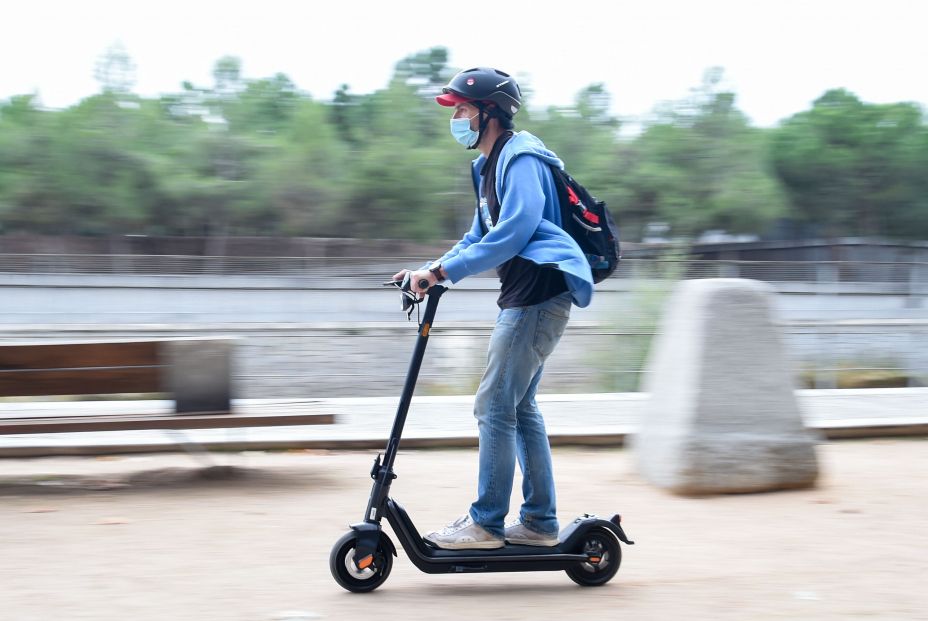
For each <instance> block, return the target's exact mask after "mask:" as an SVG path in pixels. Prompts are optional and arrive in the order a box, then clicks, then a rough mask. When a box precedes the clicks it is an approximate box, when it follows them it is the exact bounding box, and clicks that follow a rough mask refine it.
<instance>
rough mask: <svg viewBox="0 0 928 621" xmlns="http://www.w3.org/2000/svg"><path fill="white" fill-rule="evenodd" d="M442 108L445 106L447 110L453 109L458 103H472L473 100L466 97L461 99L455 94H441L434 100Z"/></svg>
mask: <svg viewBox="0 0 928 621" xmlns="http://www.w3.org/2000/svg"><path fill="white" fill-rule="evenodd" d="M435 101H437V102H438V103H439V104H440V105H442V106H447V107H448V108H453V107H454V106H456V105H458V104H460V103H466V102H468V101H473V99H468V98H467V97H461V96H460V95H458V94H457V93H443V94H441V95H439V96H438V97H436V98H435Z"/></svg>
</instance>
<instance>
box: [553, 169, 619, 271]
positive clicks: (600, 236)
mask: <svg viewBox="0 0 928 621" xmlns="http://www.w3.org/2000/svg"><path fill="white" fill-rule="evenodd" d="M551 172H552V173H553V174H554V185H555V187H556V188H557V198H558V202H559V203H560V206H561V228H563V229H564V230H565V231H567V233H569V234H570V236H571V237H573V238H574V240H575V241H576V242H577V244H578V245H579V246H580V250H582V251H583V254H585V255H586V258H587V261H589V262H590V269H591V270H592V271H593V282H601V281H603V280H605V279H607V278H609V276H611V275H612V272H614V271H615V268H616V267H617V266H618V264H619V260H620V259H621V258H622V252H621V250H620V246H619V227H618V226H616V224H615V220H614V219H613V218H612V214H611V213H609V209H607V208H606V203H604V202H603V201H600V200H596V199H595V198H594V197H593V196H592V195H591V194H590V193H589V192H588V191H587V189H586V188H585V187H583V186H582V185H580V184H579V183H577V181H576V180H575V179H574V178H573V177H571V176H570V175H568V174H567V173H566V172H565V171H563V170H561V169H560V168H557V167H555V166H551Z"/></svg>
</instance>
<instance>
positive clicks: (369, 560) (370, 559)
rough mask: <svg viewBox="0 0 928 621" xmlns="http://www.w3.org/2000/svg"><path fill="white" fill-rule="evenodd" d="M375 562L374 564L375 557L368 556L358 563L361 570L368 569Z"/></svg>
mask: <svg viewBox="0 0 928 621" xmlns="http://www.w3.org/2000/svg"><path fill="white" fill-rule="evenodd" d="M373 562H374V555H373V554H368V555H367V556H365V557H364V558H362V559H361V560H360V561H358V567H360V568H361V569H367V568H368V567H370V566H371V563H373Z"/></svg>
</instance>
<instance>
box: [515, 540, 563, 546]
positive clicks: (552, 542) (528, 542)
mask: <svg viewBox="0 0 928 621" xmlns="http://www.w3.org/2000/svg"><path fill="white" fill-rule="evenodd" d="M506 543H511V544H512V545H514V546H538V547H541V548H553V547H554V546H556V545H557V544H559V543H561V542H560V540H559V539H549V540H544V539H542V540H539V539H507V540H506Z"/></svg>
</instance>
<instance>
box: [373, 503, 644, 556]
mask: <svg viewBox="0 0 928 621" xmlns="http://www.w3.org/2000/svg"><path fill="white" fill-rule="evenodd" d="M385 517H386V518H387V521H388V522H389V523H390V526H391V527H392V528H393V531H394V532H395V533H396V536H397V537H398V538H399V540H400V544H401V545H402V546H403V549H404V550H405V552H406V554H407V555H408V556H409V559H410V561H412V563H413V564H414V565H415V566H416V567H418V568H419V569H420V570H421V571H423V572H426V573H464V572H491V571H559V570H564V569H568V568H571V567H574V566H576V564H577V563H583V562H587V561H588V560H589V558H588V556H587V555H586V554H584V553H582V551H581V549H582V546H581V540H582V539H583V535H584V532H585V531H586V530H587V529H588V528H589V527H591V526H594V525H605V527H610V525H612V523H611V522H607V521H606V520H602V519H600V518H597V517H595V516H583V517H582V518H577V519H576V520H574V521H573V522H571V523H570V524H569V525H568V526H567V527H566V528H564V529H563V530H562V531H561V534H560V539H561V540H560V541H559V542H558V545H556V546H550V547H548V546H526V545H511V544H507V545H505V546H503V547H501V548H494V549H491V550H473V549H462V550H445V549H442V548H437V547H435V546H434V545H432V544H431V543H430V542H427V541H426V540H425V539H423V538H422V536H421V535H420V534H419V531H418V530H417V529H416V527H415V525H414V524H413V523H412V520H411V519H410V518H409V515H408V514H407V513H406V511H405V509H403V508H402V507H401V506H400V505H399V504H398V503H396V502H395V501H394V500H392V499H388V500H387V503H386V512H385ZM610 529H611V530H614V528H610ZM619 530H620V531H621V529H619ZM620 539H625V536H624V533H622V537H621V538H620ZM626 541H627V539H626Z"/></svg>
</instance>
